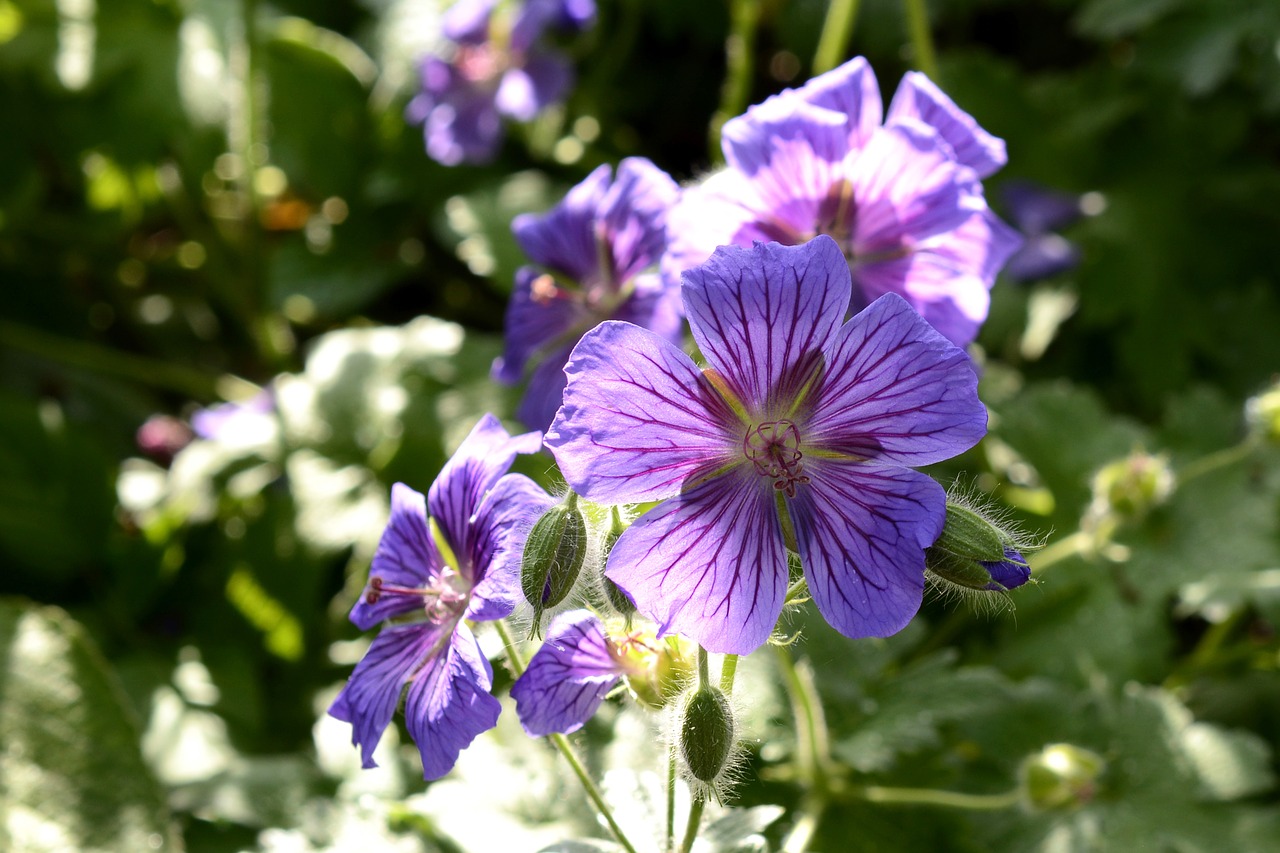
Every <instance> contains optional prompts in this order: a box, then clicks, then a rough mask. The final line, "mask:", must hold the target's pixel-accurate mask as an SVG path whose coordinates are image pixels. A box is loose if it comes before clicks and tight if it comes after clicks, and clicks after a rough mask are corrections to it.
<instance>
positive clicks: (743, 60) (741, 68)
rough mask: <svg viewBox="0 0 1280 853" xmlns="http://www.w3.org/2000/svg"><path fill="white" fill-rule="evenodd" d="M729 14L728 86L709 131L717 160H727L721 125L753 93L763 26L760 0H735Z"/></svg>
mask: <svg viewBox="0 0 1280 853" xmlns="http://www.w3.org/2000/svg"><path fill="white" fill-rule="evenodd" d="M729 15H730V23H729V26H730V30H729V37H728V38H727V39H725V43H724V53H725V72H726V73H725V80H724V86H723V87H722V88H721V90H720V107H719V109H717V110H716V114H715V115H714V116H712V117H711V127H710V128H709V129H708V134H707V143H708V146H709V147H710V153H711V161H712V162H713V163H722V162H724V156H723V154H722V153H721V151H720V128H721V127H723V126H724V123H725V122H726V121H728V120H729V119H731V118H733V117H734V116H736V115H738V114H740V113H741V112H742V111H743V110H744V109H746V106H747V99H748V98H749V97H751V77H752V74H753V72H754V65H755V62H754V60H755V48H756V30H757V29H758V28H759V26H760V0H734V2H733V6H732V8H731V10H730V12H729Z"/></svg>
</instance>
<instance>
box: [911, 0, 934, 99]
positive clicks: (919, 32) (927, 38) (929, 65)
mask: <svg viewBox="0 0 1280 853" xmlns="http://www.w3.org/2000/svg"><path fill="white" fill-rule="evenodd" d="M903 5H904V6H905V7H906V12H907V29H908V31H909V32H910V33H911V49H912V51H913V52H914V53H915V59H916V66H917V67H918V68H919V69H920V70H921V71H923V72H924V73H925V75H926V76H927V77H928V78H929V79H930V80H933V81H934V82H937V81H938V59H937V57H936V56H935V54H934V51H933V35H932V34H931V33H930V32H929V11H928V10H927V9H926V8H925V5H924V0H903Z"/></svg>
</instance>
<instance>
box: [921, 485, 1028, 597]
mask: <svg viewBox="0 0 1280 853" xmlns="http://www.w3.org/2000/svg"><path fill="white" fill-rule="evenodd" d="M1026 544H1027V543H1025V542H1022V541H1021V537H1018V536H1015V534H1014V533H1013V532H1011V531H1005V530H1004V529H1003V528H1002V527H1001V526H1000V525H999V524H997V523H996V522H995V521H992V520H991V519H990V518H988V517H987V516H986V515H984V514H983V513H981V512H976V511H974V510H973V509H971V508H970V507H968V506H965V505H962V504H960V503H956V502H954V501H950V500H949V501H947V518H946V522H945V524H944V526H943V528H942V535H940V536H939V537H938V540H937V541H936V542H934V543H933V545H932V546H931V547H929V548H926V549H925V552H924V559H925V567H926V568H927V569H928V570H929V571H930V572H931V573H932V574H933V575H934V577H935V578H936V579H938V580H941V581H944V582H947V583H951V584H955V585H956V586H960V587H964V588H965V589H973V590H983V591H991V592H1004V591H1006V590H1010V589H1013V588H1015V587H1019V586H1022V585H1023V584H1024V583H1026V582H1027V580H1029V579H1030V577H1031V569H1030V567H1029V566H1028V565H1027V561H1026V560H1025V559H1023V557H1022V553H1021V552H1020V551H1019V548H1023V547H1026Z"/></svg>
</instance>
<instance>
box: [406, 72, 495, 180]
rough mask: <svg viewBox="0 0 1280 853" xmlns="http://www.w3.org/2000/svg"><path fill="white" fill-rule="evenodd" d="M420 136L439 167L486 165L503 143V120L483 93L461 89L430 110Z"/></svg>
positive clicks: (489, 98)
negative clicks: (468, 164) (466, 164)
mask: <svg viewBox="0 0 1280 853" xmlns="http://www.w3.org/2000/svg"><path fill="white" fill-rule="evenodd" d="M423 136H424V138H425V140H426V146H427V156H429V157H430V158H431V159H432V160H435V161H436V162H437V163H440V164H441V165H444V166H457V165H459V164H460V163H487V162H489V161H490V160H492V159H493V158H494V156H495V155H496V154H497V153H498V146H499V145H500V144H501V142H502V118H501V117H500V116H499V115H498V111H497V109H496V108H495V107H494V105H493V99H492V98H491V97H489V96H488V95H487V94H486V93H483V92H477V91H467V90H464V91H461V92H459V93H456V94H455V95H454V96H453V97H451V98H450V99H449V100H448V101H445V102H441V103H437V104H436V105H435V106H433V107H432V108H431V110H430V111H429V112H428V113H427V114H426V119H425V123H424V125H423Z"/></svg>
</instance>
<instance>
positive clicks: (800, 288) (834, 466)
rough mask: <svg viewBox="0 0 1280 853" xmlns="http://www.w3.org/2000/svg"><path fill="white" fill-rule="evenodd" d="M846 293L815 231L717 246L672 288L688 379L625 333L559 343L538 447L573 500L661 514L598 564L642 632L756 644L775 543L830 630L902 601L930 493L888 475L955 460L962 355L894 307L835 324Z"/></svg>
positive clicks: (911, 592)
mask: <svg viewBox="0 0 1280 853" xmlns="http://www.w3.org/2000/svg"><path fill="white" fill-rule="evenodd" d="M851 291H852V284H851V281H850V275H849V268H848V265H847V264H846V261H845V257H844V254H843V253H842V252H841V250H840V247H839V246H838V245H837V244H836V243H835V241H834V240H832V239H831V238H829V237H826V236H820V237H818V238H816V239H814V240H812V241H810V242H808V243H805V244H803V245H800V246H795V247H785V246H780V245H778V244H776V243H770V244H757V245H756V246H754V247H752V248H750V249H743V248H739V247H733V246H730V247H721V248H719V249H717V250H716V252H715V253H714V254H713V255H712V256H711V258H710V259H709V260H708V261H707V262H706V263H705V264H703V265H702V266H700V267H698V268H695V269H693V270H690V271H688V272H686V273H685V274H684V281H683V287H682V293H683V296H684V306H685V312H686V314H687V316H688V318H689V324H690V326H691V328H692V330H693V336H694V339H695V341H696V342H697V344H698V348H699V349H700V351H701V352H702V355H703V356H704V357H705V358H706V360H707V362H708V367H707V368H706V369H699V368H698V367H697V366H696V365H695V364H694V362H693V361H692V359H690V358H689V357H688V356H687V355H685V354H684V353H683V352H682V351H681V350H680V349H678V348H677V347H676V346H674V345H672V344H671V343H670V342H668V341H665V340H663V339H661V338H659V337H658V336H657V335H654V334H653V333H652V332H649V331H646V330H644V329H640V328H637V327H636V326H634V325H632V324H629V323H620V322H606V323H602V324H601V325H600V326H598V327H596V329H594V330H593V331H591V332H588V333H587V334H586V335H585V336H584V337H583V338H582V341H581V342H580V343H579V344H578V346H577V347H576V348H575V349H574V351H573V355H572V357H571V358H570V360H569V364H568V366H567V367H566V368H565V372H566V373H567V374H568V376H569V383H568V387H567V388H566V389H565V395H564V405H563V407H562V408H561V410H560V412H559V413H558V414H557V415H556V419H555V423H553V424H552V427H551V430H550V431H549V432H548V433H547V437H546V443H547V445H548V447H550V448H551V450H552V452H553V453H554V454H555V457H556V460H557V462H559V465H560V470H561V472H562V473H563V474H564V477H565V479H566V480H567V481H568V483H569V485H570V486H571V487H572V488H573V489H574V490H575V491H577V492H579V493H580V494H582V495H583V496H585V497H587V498H588V499H590V500H593V501H597V502H600V503H620V502H628V503H640V502H646V501H665V502H664V503H662V504H661V505H659V506H657V507H655V508H654V509H651V510H649V511H648V512H646V513H645V514H644V515H642V516H641V517H640V518H639V520H637V521H636V522H635V523H634V524H633V525H632V526H631V527H630V528H628V529H627V530H626V532H624V533H623V534H622V536H621V537H619V539H618V541H617V543H616V544H615V545H614V547H613V550H612V551H611V552H610V555H609V561H608V565H607V568H606V574H607V575H608V577H609V578H610V579H611V580H613V581H614V582H615V583H617V584H618V586H620V587H621V588H622V589H624V590H625V591H626V592H627V594H628V595H630V596H631V598H632V599H633V600H634V601H635V603H636V606H637V607H638V609H639V610H640V612H641V613H644V614H645V615H647V616H650V617H651V618H653V619H654V620H655V621H656V622H657V623H658V626H659V630H660V633H663V634H665V633H670V632H677V633H681V634H684V635H685V636H688V637H690V638H692V639H694V640H695V641H697V642H698V643H699V644H701V645H702V646H703V647H705V648H707V649H708V650H710V651H715V652H726V653H735V654H747V653H749V652H751V651H752V650H754V649H756V648H757V647H758V646H760V644H761V643H763V642H764V641H765V640H766V639H767V638H768V636H769V634H770V632H771V631H772V630H773V627H774V625H775V623H776V622H777V620H778V616H779V614H780V613H781V611H782V605H783V598H784V597H785V593H786V588H787V575H788V559H787V550H788V548H793V549H794V550H796V551H797V552H798V553H799V556H800V559H801V562H802V563H803V566H804V572H805V577H806V578H807V580H808V583H809V590H810V593H811V594H812V596H813V599H814V601H815V602H816V604H817V606H818V610H819V611H820V612H821V613H822V615H823V617H824V618H825V619H826V620H827V622H829V623H830V624H831V625H832V626H833V627H835V628H836V629H837V630H838V631H840V632H841V633H843V634H845V635H846V636H849V637H867V636H887V635H889V634H892V633H894V632H896V631H898V630H899V629H901V628H902V627H903V626H904V625H906V623H907V622H908V621H910V619H911V617H912V616H913V615H914V614H915V612H916V610H917V609H918V608H919V606H920V601H921V597H922V593H923V588H924V580H925V575H924V570H925V562H924V549H925V548H926V547H927V546H929V545H931V544H932V543H933V542H934V540H935V539H936V538H937V537H938V535H939V533H940V532H941V531H942V525H943V520H944V516H945V512H946V509H945V505H946V496H945V495H944V493H943V490H942V488H941V487H940V486H939V485H938V484H937V483H935V482H934V481H933V480H932V479H930V478H929V477H927V476H925V475H924V474H920V473H918V472H916V471H913V470H911V469H910V468H908V467H907V466H910V465H925V464H929V463H933V462H938V461H940V460H943V459H947V458H949V457H951V456H954V455H955V454H957V453H960V452H962V451H964V450H966V449H968V448H970V447H972V446H973V445H974V444H975V443H976V442H977V441H978V440H979V439H981V438H982V436H983V435H984V434H985V431H986V411H985V409H984V408H983V405H982V403H981V402H980V401H979V400H978V396H977V376H976V374H975V373H974V370H973V367H972V365H971V364H970V361H969V358H968V356H966V355H965V353H964V352H963V351H962V350H960V349H959V348H957V347H955V346H954V345H952V344H951V343H950V342H948V341H947V340H946V339H945V338H943V337H942V336H941V335H940V334H938V333H937V332H936V331H934V330H933V329H932V328H930V327H929V325H928V324H927V323H925V322H924V321H923V320H921V318H920V317H919V316H918V315H917V314H916V313H915V312H914V311H912V310H911V308H910V306H909V305H908V304H907V303H906V302H905V301H903V300H902V299H901V298H900V297H898V296H896V295H894V294H888V295H886V296H884V297H881V298H880V299H878V300H876V301H875V302H874V303H873V304H872V305H871V306H869V307H868V308H867V309H865V310H864V311H862V312H861V313H859V314H858V315H857V316H855V317H854V318H853V319H852V320H849V321H848V322H844V323H843V325H841V323H842V322H843V320H844V317H845V315H846V312H847V310H848V308H849V301H850V298H851Z"/></svg>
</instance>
